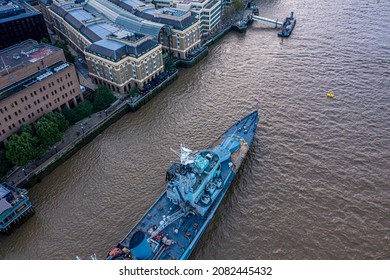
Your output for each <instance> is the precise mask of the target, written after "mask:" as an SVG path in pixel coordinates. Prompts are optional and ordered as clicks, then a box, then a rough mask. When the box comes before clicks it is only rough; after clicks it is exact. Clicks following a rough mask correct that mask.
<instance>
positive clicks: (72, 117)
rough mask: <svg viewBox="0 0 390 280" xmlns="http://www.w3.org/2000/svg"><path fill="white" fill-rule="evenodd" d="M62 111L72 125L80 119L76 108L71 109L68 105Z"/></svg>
mask: <svg viewBox="0 0 390 280" xmlns="http://www.w3.org/2000/svg"><path fill="white" fill-rule="evenodd" d="M62 113H63V114H64V116H65V119H66V120H68V121H69V124H70V125H73V124H75V123H76V122H78V121H79V120H80V119H78V117H77V115H76V112H75V110H74V109H69V108H68V107H65V108H64V109H62Z"/></svg>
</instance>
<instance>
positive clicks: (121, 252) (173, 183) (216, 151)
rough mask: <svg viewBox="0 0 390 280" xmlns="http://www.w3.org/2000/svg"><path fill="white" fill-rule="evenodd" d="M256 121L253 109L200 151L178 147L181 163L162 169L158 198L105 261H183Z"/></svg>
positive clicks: (228, 182)
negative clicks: (161, 184) (163, 178)
mask: <svg viewBox="0 0 390 280" xmlns="http://www.w3.org/2000/svg"><path fill="white" fill-rule="evenodd" d="M258 121H259V116H258V112H257V111H254V112H253V113H251V114H249V115H248V116H246V117H244V118H243V119H241V120H239V121H238V122H236V123H235V124H234V125H232V126H231V127H230V128H229V129H228V130H227V131H225V132H224V133H223V134H222V135H220V137H219V138H218V139H217V140H215V141H214V142H213V143H212V144H211V145H210V146H209V147H208V148H207V149H205V150H201V151H192V150H190V149H188V148H186V147H184V146H181V151H180V152H176V154H177V155H178V156H180V163H173V165H172V166H170V168H169V169H168V170H167V172H166V178H165V179H166V180H165V181H166V183H165V184H166V186H165V190H164V192H163V194H162V195H161V196H160V197H159V198H158V199H157V201H156V202H155V203H154V204H153V205H152V206H151V207H150V208H149V210H148V211H147V212H146V213H145V214H144V215H143V217H142V218H141V219H140V220H139V221H138V223H137V224H136V225H135V226H134V227H133V228H132V229H131V230H130V231H129V233H128V234H127V235H126V236H125V237H124V238H123V239H122V241H120V243H118V245H117V246H116V247H114V248H113V249H111V250H110V251H109V253H108V255H107V259H110V260H114V259H119V260H123V259H128V260H160V259H167V260H178V259H188V258H189V256H190V255H191V253H192V251H193V250H194V248H195V246H196V244H197V243H198V242H199V240H200V238H201V236H202V235H203V233H204V231H205V230H206V228H207V226H208V225H209V224H210V221H211V220H212V218H213V216H214V214H215V212H216V210H217V209H218V206H219V205H220V204H221V201H222V200H223V198H224V196H225V194H226V192H227V190H228V189H229V186H230V185H231V182H232V180H233V178H234V177H235V175H236V174H237V172H238V170H239V168H240V166H241V165H242V162H243V160H244V158H245V156H246V155H247V153H248V151H249V149H250V147H251V145H252V142H253V139H254V136H255V133H256V129H257V125H258Z"/></svg>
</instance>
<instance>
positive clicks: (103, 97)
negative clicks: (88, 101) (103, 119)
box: [92, 87, 116, 112]
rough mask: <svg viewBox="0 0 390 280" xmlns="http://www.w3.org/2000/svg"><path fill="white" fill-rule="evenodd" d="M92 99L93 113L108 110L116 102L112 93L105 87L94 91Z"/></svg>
mask: <svg viewBox="0 0 390 280" xmlns="http://www.w3.org/2000/svg"><path fill="white" fill-rule="evenodd" d="M92 98H93V101H92V105H93V109H94V111H95V112H98V111H101V110H104V109H106V108H108V107H109V106H110V105H111V104H112V103H113V102H114V101H115V100H116V97H115V96H114V94H113V93H112V91H111V90H110V89H108V88H106V87H99V88H98V89H97V90H95V91H94V92H93V94H92Z"/></svg>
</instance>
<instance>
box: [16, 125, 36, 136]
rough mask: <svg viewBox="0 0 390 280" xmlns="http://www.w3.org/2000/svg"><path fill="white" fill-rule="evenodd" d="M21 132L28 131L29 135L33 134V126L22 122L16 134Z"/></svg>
mask: <svg viewBox="0 0 390 280" xmlns="http://www.w3.org/2000/svg"><path fill="white" fill-rule="evenodd" d="M23 132H27V133H30V134H31V135H34V134H35V131H34V127H33V126H32V125H31V124H22V126H21V127H20V128H19V131H18V134H19V135H20V134H22V133H23Z"/></svg>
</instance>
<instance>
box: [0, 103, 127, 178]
mask: <svg viewBox="0 0 390 280" xmlns="http://www.w3.org/2000/svg"><path fill="white" fill-rule="evenodd" d="M124 106H127V103H126V101H125V100H124V97H120V98H119V99H118V100H117V101H115V102H114V103H113V104H112V105H111V106H110V107H109V108H107V109H106V110H103V111H100V112H97V113H94V114H92V115H91V116H89V117H87V118H85V119H83V120H81V121H79V122H77V123H76V124H74V125H72V126H70V127H69V128H68V130H67V131H66V132H65V133H64V137H63V139H62V140H61V141H59V142H58V143H56V145H54V146H53V147H51V148H49V149H47V150H46V151H45V153H44V155H43V156H42V157H40V158H39V159H37V160H34V161H31V162H29V163H28V164H26V165H25V166H23V167H19V168H16V169H14V170H12V171H11V172H10V173H9V174H7V175H6V176H5V178H4V180H5V181H6V182H8V183H10V184H16V185H20V184H22V183H23V182H24V181H26V180H28V179H30V178H31V177H33V176H35V175H37V174H39V173H41V172H42V171H43V170H45V169H46V167H48V166H49V165H51V164H52V163H54V162H55V161H56V160H57V159H59V158H60V157H61V156H62V155H64V154H66V153H67V152H68V151H70V150H71V149H72V148H73V147H74V146H75V145H76V144H77V143H79V142H80V141H81V140H82V139H83V138H84V137H86V136H87V135H88V134H90V133H91V132H93V131H94V130H95V129H96V128H98V127H99V126H100V125H102V124H103V123H104V122H106V121H107V120H108V119H109V118H110V117H111V116H112V115H114V114H115V113H116V112H118V111H120V110H122V109H123V107H124Z"/></svg>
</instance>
